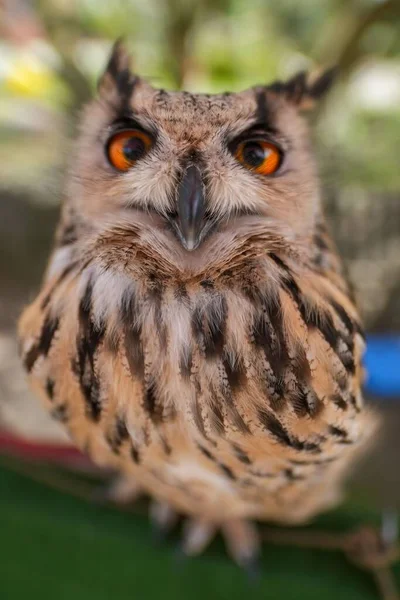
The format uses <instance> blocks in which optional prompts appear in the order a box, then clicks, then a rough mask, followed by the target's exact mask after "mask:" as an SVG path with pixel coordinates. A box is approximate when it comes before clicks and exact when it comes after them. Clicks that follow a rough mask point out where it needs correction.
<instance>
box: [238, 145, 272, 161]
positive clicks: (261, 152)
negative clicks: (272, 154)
mask: <svg viewBox="0 0 400 600" xmlns="http://www.w3.org/2000/svg"><path fill="white" fill-rule="evenodd" d="M266 154H267V153H266V151H265V148H263V147H262V145H261V144H259V143H258V142H247V143H246V144H245V145H244V148H243V158H244V160H245V161H246V163H247V164H248V165H250V166H251V167H259V166H260V165H262V163H263V162H264V160H265V158H266Z"/></svg>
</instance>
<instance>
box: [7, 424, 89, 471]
mask: <svg viewBox="0 0 400 600" xmlns="http://www.w3.org/2000/svg"><path fill="white" fill-rule="evenodd" d="M0 454H8V455H11V456H16V457H17V458H21V459H25V460H30V461H37V462H46V463H54V464H57V465H64V466H73V467H81V468H82V467H90V466H92V467H93V464H92V463H91V461H90V460H89V459H88V458H87V457H86V456H85V455H84V454H82V453H81V452H79V450H77V449H76V448H74V447H73V446H70V445H67V444H52V443H45V442H39V441H36V440H29V439H25V438H20V437H16V436H14V435H13V434H11V433H9V432H7V431H4V430H0Z"/></svg>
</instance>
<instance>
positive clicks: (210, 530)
mask: <svg viewBox="0 0 400 600" xmlns="http://www.w3.org/2000/svg"><path fill="white" fill-rule="evenodd" d="M216 531H217V528H216V526H215V525H214V524H213V523H209V522H208V521H201V520H198V519H189V520H188V521H186V522H185V523H184V529H183V539H182V550H183V552H184V553H185V554H186V555H187V556H196V555H198V554H201V552H203V550H204V549H205V548H206V547H207V546H208V544H209V543H210V542H211V540H212V539H213V537H214V536H215V534H216Z"/></svg>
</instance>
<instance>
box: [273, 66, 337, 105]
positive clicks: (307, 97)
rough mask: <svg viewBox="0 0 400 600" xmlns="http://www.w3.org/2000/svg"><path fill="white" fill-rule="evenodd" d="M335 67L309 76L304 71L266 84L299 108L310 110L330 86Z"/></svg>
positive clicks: (335, 71)
mask: <svg viewBox="0 0 400 600" xmlns="http://www.w3.org/2000/svg"><path fill="white" fill-rule="evenodd" d="M336 73H337V69H336V68H335V67H334V68H331V69H328V70H327V71H324V72H323V73H321V74H319V75H317V76H313V75H311V76H309V75H308V74H307V73H306V72H305V71H301V72H300V73H297V75H294V77H292V78H291V79H289V81H287V82H284V83H282V82H281V81H277V82H275V83H273V84H272V85H270V86H268V89H270V90H271V91H272V92H275V93H277V94H282V95H284V96H285V98H286V100H288V101H289V102H291V103H292V104H295V105H296V106H297V107H298V108H299V110H310V109H312V108H314V107H315V105H316V103H317V101H318V100H319V99H320V98H322V97H323V96H324V95H325V94H326V93H327V92H328V90H329V88H330V87H331V85H332V83H333V81H334V79H335V76H336Z"/></svg>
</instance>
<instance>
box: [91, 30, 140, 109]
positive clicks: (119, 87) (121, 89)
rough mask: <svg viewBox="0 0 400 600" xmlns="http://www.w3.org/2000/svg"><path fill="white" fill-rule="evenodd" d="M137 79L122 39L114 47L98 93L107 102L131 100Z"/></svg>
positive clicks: (100, 81)
mask: <svg viewBox="0 0 400 600" xmlns="http://www.w3.org/2000/svg"><path fill="white" fill-rule="evenodd" d="M136 80H137V77H136V76H135V75H133V74H132V72H131V57H130V54H129V52H128V51H127V49H126V47H125V45H124V43H123V41H122V39H118V40H117V41H116V42H115V44H114V45H113V47H112V50H111V55H110V58H109V60H108V63H107V66H106V69H105V71H104V73H103V75H102V76H101V78H100V80H99V83H98V88H97V89H98V92H99V94H100V96H102V97H103V98H104V99H105V100H108V101H111V102H115V101H117V100H118V98H119V99H124V100H126V99H128V98H130V96H131V94H132V91H133V87H134V85H135V82H136Z"/></svg>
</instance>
